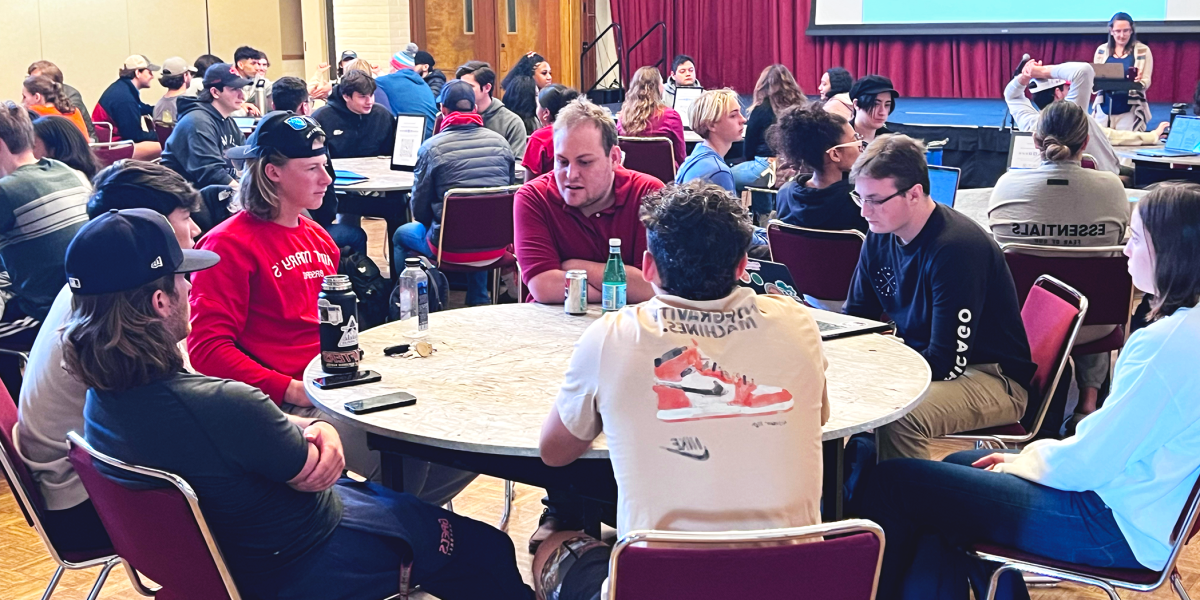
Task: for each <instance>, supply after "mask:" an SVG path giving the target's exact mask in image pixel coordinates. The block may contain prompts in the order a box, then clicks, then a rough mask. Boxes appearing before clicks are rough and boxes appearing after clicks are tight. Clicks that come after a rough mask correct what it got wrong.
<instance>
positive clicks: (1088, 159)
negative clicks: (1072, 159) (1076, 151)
mask: <svg viewBox="0 0 1200 600" xmlns="http://www.w3.org/2000/svg"><path fill="white" fill-rule="evenodd" d="M1079 166H1081V167H1083V168H1085V169H1091V170H1093V171H1099V170H1100V167H1099V166H1097V165H1096V157H1095V156H1092V155H1091V154H1084V155H1083V156H1082V157H1080V159H1079Z"/></svg>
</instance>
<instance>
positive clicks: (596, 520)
mask: <svg viewBox="0 0 1200 600" xmlns="http://www.w3.org/2000/svg"><path fill="white" fill-rule="evenodd" d="M603 511H604V505H603V504H601V503H600V502H597V501H595V500H591V499H588V498H584V499H583V532H584V533H586V534H588V535H590V536H592V537H593V538H596V539H600V517H601V515H602V514H603Z"/></svg>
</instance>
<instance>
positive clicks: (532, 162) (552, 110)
mask: <svg viewBox="0 0 1200 600" xmlns="http://www.w3.org/2000/svg"><path fill="white" fill-rule="evenodd" d="M578 97H579V92H578V91H576V90H573V89H571V88H569V87H567V86H565V85H563V84H561V83H552V84H550V85H548V86H546V87H544V88H542V91H540V92H538V95H537V118H538V122H539V123H541V125H542V126H541V127H540V128H539V129H537V130H535V131H534V132H533V133H532V134H530V135H529V142H528V143H527V144H525V157H524V158H523V159H521V166H523V167H525V181H529V180H530V179H533V178H534V177H537V176H539V175H545V174H546V173H549V172H551V171H553V170H554V119H556V118H558V111H560V110H562V107H564V106H566V105H567V103H568V102H570V101H572V100H574V99H576V98H578Z"/></svg>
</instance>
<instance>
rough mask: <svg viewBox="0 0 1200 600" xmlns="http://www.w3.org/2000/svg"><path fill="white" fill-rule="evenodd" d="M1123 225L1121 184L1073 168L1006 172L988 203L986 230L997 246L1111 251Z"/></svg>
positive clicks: (1126, 217)
mask: <svg viewBox="0 0 1200 600" xmlns="http://www.w3.org/2000/svg"><path fill="white" fill-rule="evenodd" d="M1128 224H1129V199H1128V198H1127V197H1126V195H1125V188H1124V187H1122V186H1121V180H1120V178H1118V177H1117V176H1116V175H1113V174H1112V173H1109V172H1107V171H1097V170H1094V169H1085V168H1083V167H1081V166H1079V163H1077V162H1070V161H1067V162H1059V163H1052V162H1044V163H1042V166H1040V167H1038V168H1036V169H1028V170H1025V169H1021V170H1013V171H1009V172H1008V173H1005V174H1004V176H1002V177H1001V178H1000V181H998V182H996V187H995V189H993V190H992V198H991V200H990V201H988V225H989V226H990V227H991V230H992V234H993V235H994V236H995V237H996V241H997V242H998V243H1000V244H1002V245H1003V244H1008V243H1013V242H1016V243H1022V244H1041V245H1047V246H1072V247H1085V246H1113V245H1117V244H1120V243H1121V240H1123V239H1124V237H1125V227H1126V226H1127V225H1128Z"/></svg>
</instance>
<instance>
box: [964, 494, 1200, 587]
mask: <svg viewBox="0 0 1200 600" xmlns="http://www.w3.org/2000/svg"><path fill="white" fill-rule="evenodd" d="M1198 509H1200V479H1197V480H1196V483H1195V485H1193V486H1192V493H1191V495H1189V496H1188V500H1187V502H1186V503H1184V505H1183V511H1182V512H1180V514H1179V519H1178V520H1176V521H1175V528H1174V529H1173V530H1172V531H1171V538H1170V543H1171V553H1170V554H1169V555H1168V556H1167V565H1166V567H1164V568H1163V570H1161V571H1153V570H1150V569H1107V568H1102V567H1091V566H1088V565H1080V564H1075V563H1070V562H1066V561H1061V560H1053V559H1049V558H1046V557H1044V556H1038V555H1036V554H1032V553H1029V552H1022V551H1020V550H1017V549H1016V548H1009V547H1007V546H1001V545H999V544H976V545H975V546H974V547H973V548H971V549H970V550H971V551H972V552H973V553H974V554H975V556H977V557H979V558H982V559H984V560H989V561H992V562H998V563H1000V568H998V569H996V571H995V573H993V574H992V580H991V582H990V584H989V585H988V592H987V597H986V600H994V599H995V597H996V584H997V583H998V582H999V581H1000V576H1001V575H1003V574H1004V573H1005V572H1008V571H1016V572H1020V573H1032V574H1034V575H1041V576H1043V577H1052V578H1054V579H1060V580H1063V581H1074V582H1076V583H1082V584H1086V585H1092V586H1095V587H1098V588H1100V589H1102V590H1104V592H1105V593H1107V594H1108V597H1109V598H1110V599H1111V600H1121V598H1120V596H1118V595H1117V591H1116V589H1115V588H1124V589H1127V590H1134V591H1138V592H1149V591H1152V590H1156V589H1158V588H1159V587H1161V586H1162V585H1163V584H1164V583H1166V582H1167V580H1168V579H1169V580H1170V581H1171V587H1172V588H1173V589H1174V590H1175V594H1176V595H1178V596H1179V597H1180V598H1181V600H1189V597H1188V593H1187V590H1186V589H1185V588H1184V587H1183V578H1182V577H1180V576H1179V570H1178V569H1177V568H1176V566H1175V563H1176V561H1177V560H1178V559H1179V553H1180V552H1181V551H1182V550H1183V547H1184V546H1185V545H1186V544H1187V543H1188V542H1190V541H1191V540H1192V538H1193V537H1194V536H1195V535H1196V532H1197V530H1198V529H1200V522H1197V520H1196V513H1197V511H1198Z"/></svg>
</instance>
